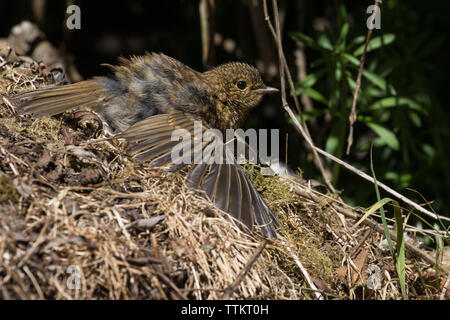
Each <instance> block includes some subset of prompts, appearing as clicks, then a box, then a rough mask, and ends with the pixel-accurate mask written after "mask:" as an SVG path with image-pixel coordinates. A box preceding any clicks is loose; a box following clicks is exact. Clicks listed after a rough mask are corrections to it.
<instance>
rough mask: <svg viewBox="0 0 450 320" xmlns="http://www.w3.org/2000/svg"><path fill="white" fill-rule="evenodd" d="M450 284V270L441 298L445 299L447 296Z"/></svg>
mask: <svg viewBox="0 0 450 320" xmlns="http://www.w3.org/2000/svg"><path fill="white" fill-rule="evenodd" d="M449 285H450V272H449V273H448V275H447V280H445V283H444V285H443V287H442V292H441V295H440V296H439V299H440V300H445V296H446V294H447V290H448V287H449Z"/></svg>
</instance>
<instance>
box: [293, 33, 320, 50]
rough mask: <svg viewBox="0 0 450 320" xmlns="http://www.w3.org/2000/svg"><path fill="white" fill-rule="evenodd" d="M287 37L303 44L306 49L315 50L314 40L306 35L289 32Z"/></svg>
mask: <svg viewBox="0 0 450 320" xmlns="http://www.w3.org/2000/svg"><path fill="white" fill-rule="evenodd" d="M289 36H290V37H291V39H293V40H295V41H299V42H303V43H304V44H305V45H306V46H308V47H312V48H317V45H316V42H315V41H314V39H313V38H311V37H309V36H307V35H306V34H303V33H301V32H289Z"/></svg>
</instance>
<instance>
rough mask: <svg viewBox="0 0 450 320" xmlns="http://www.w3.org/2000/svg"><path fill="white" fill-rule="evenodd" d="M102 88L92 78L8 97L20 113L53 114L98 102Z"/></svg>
mask: <svg viewBox="0 0 450 320" xmlns="http://www.w3.org/2000/svg"><path fill="white" fill-rule="evenodd" d="M101 93H102V89H101V88H100V87H99V86H98V85H97V84H96V82H95V81H93V80H87V81H82V82H78V83H75V84H70V85H65V86H61V87H51V88H44V89H38V90H33V91H29V92H24V93H20V94H17V95H15V96H13V97H10V98H8V100H9V101H10V102H11V104H12V105H13V106H14V107H16V110H17V111H18V112H19V113H20V114H28V113H33V114H34V115H36V116H44V115H48V116H51V115H54V114H58V113H61V112H64V111H66V110H70V109H72V108H75V107H79V106H82V105H83V106H86V105H92V104H95V103H98V101H99V99H100V97H101Z"/></svg>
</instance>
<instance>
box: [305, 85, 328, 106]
mask: <svg viewBox="0 0 450 320" xmlns="http://www.w3.org/2000/svg"><path fill="white" fill-rule="evenodd" d="M304 93H305V94H306V95H307V96H308V97H310V98H311V99H313V100H316V101H318V102H321V103H323V104H324V105H326V106H328V100H327V98H325V97H324V96H323V94H321V93H320V92H319V91H317V90H314V89H313V88H307V89H306V90H305V92H304Z"/></svg>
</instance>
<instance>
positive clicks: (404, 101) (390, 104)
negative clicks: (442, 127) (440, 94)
mask: <svg viewBox="0 0 450 320" xmlns="http://www.w3.org/2000/svg"><path fill="white" fill-rule="evenodd" d="M401 105H406V106H408V107H410V108H411V109H413V110H416V111H420V112H422V113H424V114H427V111H426V110H425V109H424V108H423V107H422V106H421V105H420V104H418V103H417V102H415V101H413V100H412V99H410V98H407V97H399V96H397V97H387V98H383V99H381V100H378V101H377V102H375V103H373V104H372V105H371V106H369V108H368V109H369V110H379V109H384V108H394V107H397V106H401Z"/></svg>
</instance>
